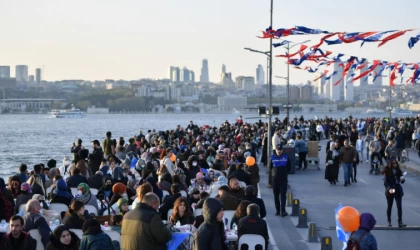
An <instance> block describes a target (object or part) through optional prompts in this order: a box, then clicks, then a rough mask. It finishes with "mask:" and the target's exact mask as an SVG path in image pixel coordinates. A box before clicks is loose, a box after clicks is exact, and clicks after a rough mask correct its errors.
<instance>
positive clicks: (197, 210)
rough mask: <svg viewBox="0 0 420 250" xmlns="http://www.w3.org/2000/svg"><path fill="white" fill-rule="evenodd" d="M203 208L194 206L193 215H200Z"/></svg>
mask: <svg viewBox="0 0 420 250" xmlns="http://www.w3.org/2000/svg"><path fill="white" fill-rule="evenodd" d="M202 211H203V209H202V208H196V209H195V210H194V217H197V216H200V215H201V213H202Z"/></svg>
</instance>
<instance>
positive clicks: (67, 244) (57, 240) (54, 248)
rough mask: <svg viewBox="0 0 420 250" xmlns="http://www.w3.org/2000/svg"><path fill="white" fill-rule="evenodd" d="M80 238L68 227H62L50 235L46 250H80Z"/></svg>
mask: <svg viewBox="0 0 420 250" xmlns="http://www.w3.org/2000/svg"><path fill="white" fill-rule="evenodd" d="M79 245H80V238H79V237H78V236H77V235H76V234H75V233H74V232H72V231H70V230H69V229H68V228H67V227H66V226H63V225H60V226H58V227H56V228H55V229H54V231H53V232H52V233H51V234H50V237H49V243H48V244H47V246H46V247H45V250H79Z"/></svg>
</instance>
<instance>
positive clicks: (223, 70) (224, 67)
mask: <svg viewBox="0 0 420 250" xmlns="http://www.w3.org/2000/svg"><path fill="white" fill-rule="evenodd" d="M223 73H226V65H224V64H222V74H223Z"/></svg>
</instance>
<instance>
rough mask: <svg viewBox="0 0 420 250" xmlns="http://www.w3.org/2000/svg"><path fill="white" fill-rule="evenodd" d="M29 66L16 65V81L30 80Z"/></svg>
mask: <svg viewBox="0 0 420 250" xmlns="http://www.w3.org/2000/svg"><path fill="white" fill-rule="evenodd" d="M28 80H29V79H28V66H27V65H16V81H17V82H28Z"/></svg>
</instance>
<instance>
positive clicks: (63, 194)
mask: <svg viewBox="0 0 420 250" xmlns="http://www.w3.org/2000/svg"><path fill="white" fill-rule="evenodd" d="M56 177H57V176H56ZM55 186H56V188H55V190H54V191H53V193H52V195H51V200H50V203H62V204H66V205H67V206H70V203H71V200H72V199H73V195H72V194H71V193H69V192H68V188H67V184H66V182H65V181H64V179H62V178H61V179H59V180H57V182H56V183H55Z"/></svg>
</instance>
